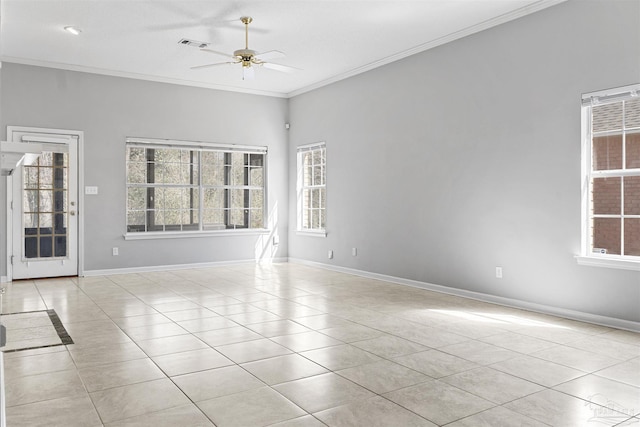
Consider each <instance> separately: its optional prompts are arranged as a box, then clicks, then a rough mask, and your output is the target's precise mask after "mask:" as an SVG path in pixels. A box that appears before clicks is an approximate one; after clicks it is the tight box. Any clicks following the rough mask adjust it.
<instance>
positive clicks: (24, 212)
mask: <svg viewBox="0 0 640 427" xmlns="http://www.w3.org/2000/svg"><path fill="white" fill-rule="evenodd" d="M61 132H64V131H55V130H43V129H36V128H34V129H28V128H17V127H15V128H13V127H9V128H8V131H7V137H8V138H7V139H9V140H10V141H18V142H26V143H34V144H41V145H42V146H43V147H44V151H43V153H42V154H41V155H40V157H39V158H38V160H37V161H36V162H34V163H33V164H31V165H23V166H20V167H19V168H16V169H15V170H14V172H13V174H12V177H11V180H10V181H12V187H13V189H12V190H13V191H12V203H11V209H12V238H11V240H12V244H11V253H10V255H11V263H12V266H11V270H12V274H11V276H12V277H11V278H12V279H13V280H16V279H32V278H39V277H60V276H76V275H78V215H77V212H78V206H77V205H78V144H79V139H80V133H72V132H68V133H61Z"/></svg>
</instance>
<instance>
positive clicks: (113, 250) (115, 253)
mask: <svg viewBox="0 0 640 427" xmlns="http://www.w3.org/2000/svg"><path fill="white" fill-rule="evenodd" d="M111 253H112V254H113V256H118V255H119V254H118V248H113V249H111Z"/></svg>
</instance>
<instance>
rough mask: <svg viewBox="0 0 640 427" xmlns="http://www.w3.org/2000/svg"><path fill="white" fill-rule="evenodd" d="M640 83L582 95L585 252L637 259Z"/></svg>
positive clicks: (639, 235) (639, 244) (639, 241)
mask: <svg viewBox="0 0 640 427" xmlns="http://www.w3.org/2000/svg"><path fill="white" fill-rule="evenodd" d="M639 91H640V86H637V87H626V88H622V89H620V90H618V91H608V92H607V93H602V94H599V95H591V96H585V98H584V99H583V109H584V111H583V118H584V122H585V131H586V132H585V134H586V138H585V144H584V146H583V147H584V150H585V151H586V153H584V154H585V167H584V169H585V172H586V173H585V185H586V187H587V188H586V192H585V193H586V194H585V195H586V197H587V200H586V202H585V203H584V208H585V219H586V221H585V245H584V246H585V252H586V253H585V254H584V255H586V256H589V257H601V258H603V259H617V260H622V261H633V262H640V97H639V96H638V94H639Z"/></svg>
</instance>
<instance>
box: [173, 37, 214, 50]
mask: <svg viewBox="0 0 640 427" xmlns="http://www.w3.org/2000/svg"><path fill="white" fill-rule="evenodd" d="M178 44H183V45H185V46H194V47H197V48H198V49H204V48H205V47H207V46H209V43H205V42H199V41H197V40H189V39H181V40H180V41H179V42H178Z"/></svg>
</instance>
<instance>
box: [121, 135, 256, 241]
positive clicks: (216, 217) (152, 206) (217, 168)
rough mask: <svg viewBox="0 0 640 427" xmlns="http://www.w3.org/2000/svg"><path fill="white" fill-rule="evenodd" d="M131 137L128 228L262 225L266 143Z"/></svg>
mask: <svg viewBox="0 0 640 427" xmlns="http://www.w3.org/2000/svg"><path fill="white" fill-rule="evenodd" d="M190 144H194V143H189V142H186V141H171V142H170V143H164V144H163V143H162V141H158V140H139V139H134V138H129V139H128V140H127V232H128V233H140V232H166V231H208V230H225V229H260V228H264V214H265V197H264V193H265V179H264V177H265V172H264V165H265V156H266V148H265V147H255V148H253V147H238V146H224V145H214V144H207V145H190Z"/></svg>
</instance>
